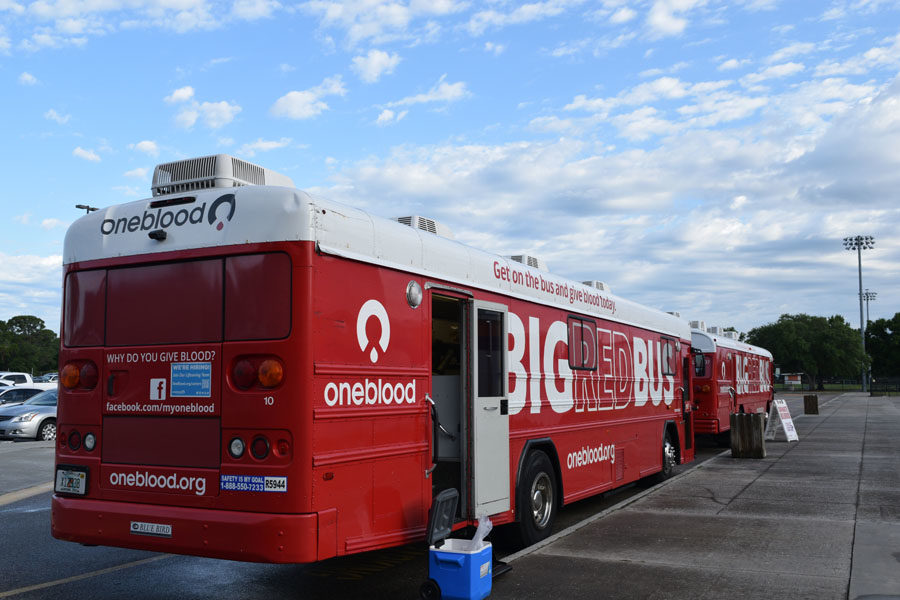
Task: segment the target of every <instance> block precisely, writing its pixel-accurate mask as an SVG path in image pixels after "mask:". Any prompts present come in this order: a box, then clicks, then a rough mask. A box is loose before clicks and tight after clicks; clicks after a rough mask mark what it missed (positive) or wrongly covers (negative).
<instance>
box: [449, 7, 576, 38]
mask: <svg viewBox="0 0 900 600" xmlns="http://www.w3.org/2000/svg"><path fill="white" fill-rule="evenodd" d="M583 3H584V0H547V1H546V2H531V3H527V4H519V5H515V4H514V6H516V7H515V8H514V9H513V10H511V11H510V12H500V11H498V10H494V9H488V10H482V11H479V12H477V13H475V14H474V15H472V17H471V18H470V19H469V22H468V23H467V24H466V29H467V30H468V32H469V33H470V34H471V35H474V36H479V35H482V34H483V33H484V32H485V31H486V30H488V29H496V28H501V27H508V26H510V25H523V24H525V23H532V22H534V21H540V20H543V19H548V18H550V17H555V16H558V15H560V14H562V13H563V12H565V11H566V10H568V9H569V8H573V7H577V6H580V5H581V4H583Z"/></svg>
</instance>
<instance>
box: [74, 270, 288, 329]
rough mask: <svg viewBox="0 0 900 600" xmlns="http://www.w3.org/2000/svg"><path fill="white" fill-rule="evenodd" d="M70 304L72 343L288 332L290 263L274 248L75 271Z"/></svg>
mask: <svg viewBox="0 0 900 600" xmlns="http://www.w3.org/2000/svg"><path fill="white" fill-rule="evenodd" d="M64 308H65V314H64V317H63V322H64V330H65V333H64V336H63V337H64V343H65V345H66V346H102V345H104V344H105V345H107V346H132V345H134V346H139V345H153V344H180V343H197V342H220V341H222V340H223V339H225V340H257V339H275V338H284V337H287V336H288V335H289V334H290V331H291V261H290V258H289V257H288V255H287V254H284V253H267V254H249V255H242V256H233V257H228V258H225V259H222V258H216V259H207V260H196V261H182V262H173V263H164V264H155V265H142V266H135V267H123V268H118V269H109V270H96V271H80V272H75V273H70V274H69V276H68V277H67V278H66V299H65V307H64Z"/></svg>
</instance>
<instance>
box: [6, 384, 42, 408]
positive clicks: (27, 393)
mask: <svg viewBox="0 0 900 600" xmlns="http://www.w3.org/2000/svg"><path fill="white" fill-rule="evenodd" d="M43 391H44V390H42V389H41V388H38V387H32V386H27V385H11V386H4V387H0V406H10V405H12V404H21V403H23V402H25V401H26V400H28V399H29V398H31V397H32V396H35V395H37V394H40V393H41V392H43Z"/></svg>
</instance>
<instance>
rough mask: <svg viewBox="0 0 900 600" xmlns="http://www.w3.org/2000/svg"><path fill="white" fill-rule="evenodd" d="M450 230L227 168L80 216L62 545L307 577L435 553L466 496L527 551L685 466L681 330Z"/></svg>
mask: <svg viewBox="0 0 900 600" xmlns="http://www.w3.org/2000/svg"><path fill="white" fill-rule="evenodd" d="M273 181H275V182H276V183H278V184H282V185H271V184H272V182H273ZM245 184H247V185H245ZM398 221H399V222H398ZM448 236H449V234H448V232H446V231H445V230H444V229H443V228H442V227H440V226H439V225H437V224H435V223H434V222H433V221H430V220H428V219H423V218H418V217H417V218H405V219H398V220H389V219H383V218H379V217H375V216H372V215H370V214H368V213H366V212H363V211H361V210H357V209H354V208H351V207H348V206H345V205H342V204H338V203H335V202H329V201H326V200H321V199H315V198H312V197H310V196H309V195H307V194H306V193H304V192H302V191H299V190H297V189H294V188H293V186H292V185H291V184H290V182H289V181H285V178H279V177H278V176H277V175H275V174H273V173H272V172H270V171H266V170H265V169H262V168H260V167H256V166H255V165H250V164H249V163H244V162H243V161H240V160H238V159H234V158H232V157H229V156H226V155H218V156H215V157H205V158H203V159H191V160H187V161H180V162H177V163H169V164H165V165H160V166H158V167H157V168H156V172H155V174H154V196H153V197H152V198H150V199H147V200H141V201H137V202H131V203H128V204H122V205H118V206H112V207H109V208H106V209H101V210H99V211H96V212H93V213H91V214H90V215H86V216H84V217H82V218H81V219H79V220H78V221H77V222H76V223H74V224H73V225H72V226H71V228H70V229H69V231H68V233H67V235H66V242H65V256H64V294H63V318H62V327H61V339H62V348H61V354H60V366H61V369H62V374H63V376H62V379H61V381H62V384H61V387H60V402H59V423H58V427H59V438H58V444H57V449H56V486H55V493H54V496H53V501H52V531H53V535H54V536H55V537H57V538H59V539H64V540H70V541H75V542H81V543H86V544H101V545H111V546H122V547H130V548H141V549H148V550H156V551H160V552H174V553H183V554H192V555H202V556H210V557H218V558H226V559H235V560H245V561H266V562H310V561H317V560H323V559H326V558H329V557H333V556H338V555H346V554H351V553H356V552H362V551H368V550H374V549H378V548H384V547H388V546H393V545H399V544H404V543H408V542H412V541H421V540H424V539H425V534H426V531H425V530H426V523H427V517H428V511H429V507H430V506H431V503H432V498H433V497H434V496H436V495H437V494H438V493H440V492H441V491H443V490H445V489H450V488H453V489H456V490H458V492H459V498H460V502H459V505H458V509H457V511H458V512H457V515H456V517H457V519H456V520H457V523H456V528H461V527H465V526H467V525H474V524H476V523H477V519H478V517H480V516H483V515H488V516H490V517H491V519H492V520H493V522H494V523H495V524H498V525H499V524H503V523H513V522H515V523H518V528H519V530H520V532H521V534H522V537H523V539H524V541H526V542H529V543H531V542H534V541H537V540H540V539H542V538H544V537H546V536H547V535H549V533H550V531H551V529H552V526H553V521H554V517H555V515H556V511H557V509H558V507H559V506H560V505H562V504H564V503H567V502H572V501H574V500H578V499H580V498H584V497H587V496H590V495H592V494H597V493H600V492H603V491H605V490H609V489H611V488H614V487H617V486H620V485H623V484H625V483H628V482H632V481H635V480H637V479H639V478H642V477H646V476H649V475H654V474H656V475H657V476H659V477H663V478H664V477H666V476H669V475H671V473H672V469H673V468H674V466H675V464H677V463H683V462H688V461H690V460H692V459H693V456H694V450H693V443H692V435H691V424H690V423H691V412H690V400H689V397H688V392H687V390H690V389H691V383H690V381H691V362H690V361H691V355H690V352H691V350H690V327H689V326H688V324H687V322H685V321H682V320H681V319H679V318H676V317H674V316H672V315H668V314H666V313H663V312H661V311H657V310H653V309H650V308H646V307H643V306H641V305H639V304H636V303H634V302H630V301H628V300H625V299H622V298H618V297H616V296H613V295H612V294H610V293H608V291H605V290H603V289H598V288H597V287H591V286H588V285H584V284H581V283H577V282H574V281H569V280H567V279H564V278H562V277H559V276H557V275H554V274H552V273H550V272H549V271H547V270H545V269H542V268H539V267H540V263H539V262H537V261H533V260H529V259H528V258H527V257H525V258H522V257H519V258H521V259H522V261H523V262H519V261H517V260H513V259H512V258H510V257H507V258H504V257H501V256H496V255H493V254H489V253H486V252H482V251H479V250H475V249H473V248H471V247H468V246H465V245H463V244H460V243H458V242H455V241H453V240H452V239H450V238H449V237H448ZM527 263H534V264H537V265H538V266H537V267H535V266H529V265H528V264H527Z"/></svg>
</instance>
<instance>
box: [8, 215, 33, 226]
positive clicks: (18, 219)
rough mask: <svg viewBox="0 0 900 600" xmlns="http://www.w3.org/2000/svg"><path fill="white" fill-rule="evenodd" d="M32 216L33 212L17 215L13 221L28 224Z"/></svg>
mask: <svg viewBox="0 0 900 600" xmlns="http://www.w3.org/2000/svg"><path fill="white" fill-rule="evenodd" d="M32 216H33V215H32V214H31V213H25V214H21V215H16V216H14V217H13V221H15V222H16V223H21V224H22V225H28V223H29V222H30V221H31V217H32Z"/></svg>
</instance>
